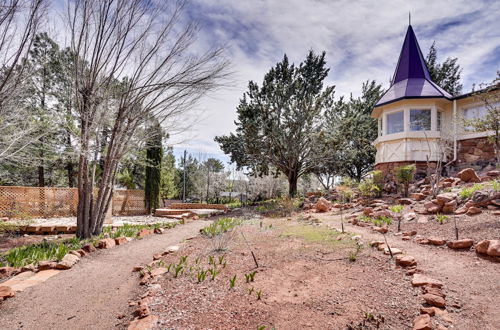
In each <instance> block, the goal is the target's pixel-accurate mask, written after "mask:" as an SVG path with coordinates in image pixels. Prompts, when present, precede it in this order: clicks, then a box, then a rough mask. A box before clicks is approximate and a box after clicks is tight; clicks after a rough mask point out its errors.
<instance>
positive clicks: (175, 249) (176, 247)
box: [163, 245, 180, 255]
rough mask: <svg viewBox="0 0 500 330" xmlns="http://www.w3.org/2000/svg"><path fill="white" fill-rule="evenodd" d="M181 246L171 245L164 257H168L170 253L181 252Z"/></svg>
mask: <svg viewBox="0 0 500 330" xmlns="http://www.w3.org/2000/svg"><path fill="white" fill-rule="evenodd" d="M179 249H180V248H179V246H177V245H170V246H169V247H167V249H166V250H165V251H164V252H163V255H167V254H170V253H174V252H177V251H179Z"/></svg>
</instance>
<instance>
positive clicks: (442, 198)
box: [436, 193, 457, 205]
mask: <svg viewBox="0 0 500 330" xmlns="http://www.w3.org/2000/svg"><path fill="white" fill-rule="evenodd" d="M456 198H457V194H455V193H443V194H439V195H437V196H436V200H437V203H438V204H439V205H444V204H446V203H449V202H452V201H454V200H455V199H456Z"/></svg>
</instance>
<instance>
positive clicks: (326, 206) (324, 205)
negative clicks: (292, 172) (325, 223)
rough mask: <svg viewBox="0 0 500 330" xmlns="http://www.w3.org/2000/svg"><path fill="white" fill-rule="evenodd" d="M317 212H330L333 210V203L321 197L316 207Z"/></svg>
mask: <svg viewBox="0 0 500 330" xmlns="http://www.w3.org/2000/svg"><path fill="white" fill-rule="evenodd" d="M315 208H316V211H318V212H328V211H330V209H331V208H332V203H331V202H329V201H328V200H326V199H325V198H323V197H320V198H319V199H318V201H317V202H316V205H315Z"/></svg>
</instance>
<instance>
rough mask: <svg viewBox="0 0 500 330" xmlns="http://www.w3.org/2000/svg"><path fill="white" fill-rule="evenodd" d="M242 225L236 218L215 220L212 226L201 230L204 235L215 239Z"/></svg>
mask: <svg viewBox="0 0 500 330" xmlns="http://www.w3.org/2000/svg"><path fill="white" fill-rule="evenodd" d="M240 224H241V220H239V219H234V218H221V219H218V220H215V221H214V222H213V223H212V224H211V225H210V226H208V227H205V228H203V229H202V230H201V232H202V234H203V235H205V236H207V237H209V238H214V237H216V236H218V235H221V234H223V233H226V232H228V231H231V230H232V229H233V228H234V227H236V226H238V225H240Z"/></svg>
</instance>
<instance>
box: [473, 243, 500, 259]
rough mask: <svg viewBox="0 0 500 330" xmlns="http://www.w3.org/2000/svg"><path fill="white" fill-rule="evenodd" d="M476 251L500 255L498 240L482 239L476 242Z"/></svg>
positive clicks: (493, 255)
mask: <svg viewBox="0 0 500 330" xmlns="http://www.w3.org/2000/svg"><path fill="white" fill-rule="evenodd" d="M476 252H477V253H480V254H486V255H488V256H490V257H500V240H495V239H492V240H483V241H481V242H479V243H477V244H476Z"/></svg>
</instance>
